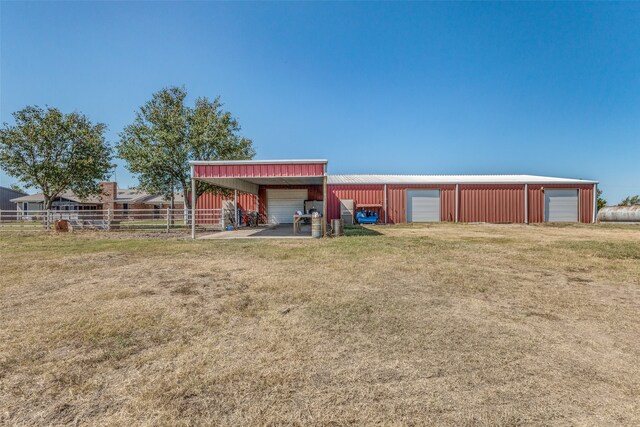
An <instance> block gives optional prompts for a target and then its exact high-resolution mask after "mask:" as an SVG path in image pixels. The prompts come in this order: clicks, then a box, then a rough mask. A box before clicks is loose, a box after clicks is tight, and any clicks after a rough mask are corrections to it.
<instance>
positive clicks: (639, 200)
mask: <svg viewBox="0 0 640 427" xmlns="http://www.w3.org/2000/svg"><path fill="white" fill-rule="evenodd" d="M633 205H640V196H637V195H636V196H628V197H626V198H625V199H624V200H622V201H621V202H620V204H619V205H618V206H633Z"/></svg>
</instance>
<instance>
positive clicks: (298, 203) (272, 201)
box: [267, 189, 307, 224]
mask: <svg viewBox="0 0 640 427" xmlns="http://www.w3.org/2000/svg"><path fill="white" fill-rule="evenodd" d="M305 200H307V190H306V189H303V190H269V189H267V216H268V217H269V222H270V223H272V224H291V223H292V222H293V215H295V213H296V211H301V212H304V201H305Z"/></svg>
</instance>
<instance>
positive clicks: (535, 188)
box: [529, 184, 594, 224]
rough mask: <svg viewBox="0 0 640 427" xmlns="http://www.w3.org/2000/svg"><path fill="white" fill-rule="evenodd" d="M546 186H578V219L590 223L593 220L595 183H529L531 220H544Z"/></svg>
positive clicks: (533, 221) (536, 221) (534, 221)
mask: <svg viewBox="0 0 640 427" xmlns="http://www.w3.org/2000/svg"><path fill="white" fill-rule="evenodd" d="M544 188H577V189H578V190H579V191H578V197H579V199H580V200H579V201H578V209H579V212H578V220H579V221H580V222H582V223H586V224H589V223H591V222H593V198H594V194H593V185H591V184H587V185H571V184H569V185H567V184H545V185H538V184H529V222H530V223H540V222H544V192H543V189H544Z"/></svg>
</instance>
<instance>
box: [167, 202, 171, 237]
mask: <svg viewBox="0 0 640 427" xmlns="http://www.w3.org/2000/svg"><path fill="white" fill-rule="evenodd" d="M170 216H171V208H167V233H168V232H169V227H170V223H169V217H170Z"/></svg>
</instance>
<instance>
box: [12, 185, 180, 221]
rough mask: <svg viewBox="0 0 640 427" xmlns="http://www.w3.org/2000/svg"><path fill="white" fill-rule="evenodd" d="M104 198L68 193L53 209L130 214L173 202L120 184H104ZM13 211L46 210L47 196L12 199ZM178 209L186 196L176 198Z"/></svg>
mask: <svg viewBox="0 0 640 427" xmlns="http://www.w3.org/2000/svg"><path fill="white" fill-rule="evenodd" d="M100 187H101V189H102V190H101V194H99V195H97V196H91V197H85V198H81V197H78V196H76V195H75V194H74V193H73V192H70V191H69V192H65V193H63V194H61V195H60V196H59V197H57V198H56V199H55V200H54V201H53V203H52V205H51V209H52V210H56V211H86V210H107V209H111V210H116V211H120V210H122V211H129V210H137V209H166V208H168V207H170V204H171V202H170V201H169V200H166V199H165V198H164V197H163V196H160V195H157V194H149V193H147V192H145V191H141V190H136V189H130V188H125V189H123V188H118V184H117V183H116V182H101V183H100ZM10 201H11V202H12V203H14V205H13V209H17V210H18V212H19V213H20V212H23V213H28V212H30V211H41V210H44V195H43V194H42V193H38V194H31V195H21V196H20V197H14V198H12V199H10ZM174 206H175V209H183V208H184V200H183V197H182V195H179V194H176V195H175V197H174Z"/></svg>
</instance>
